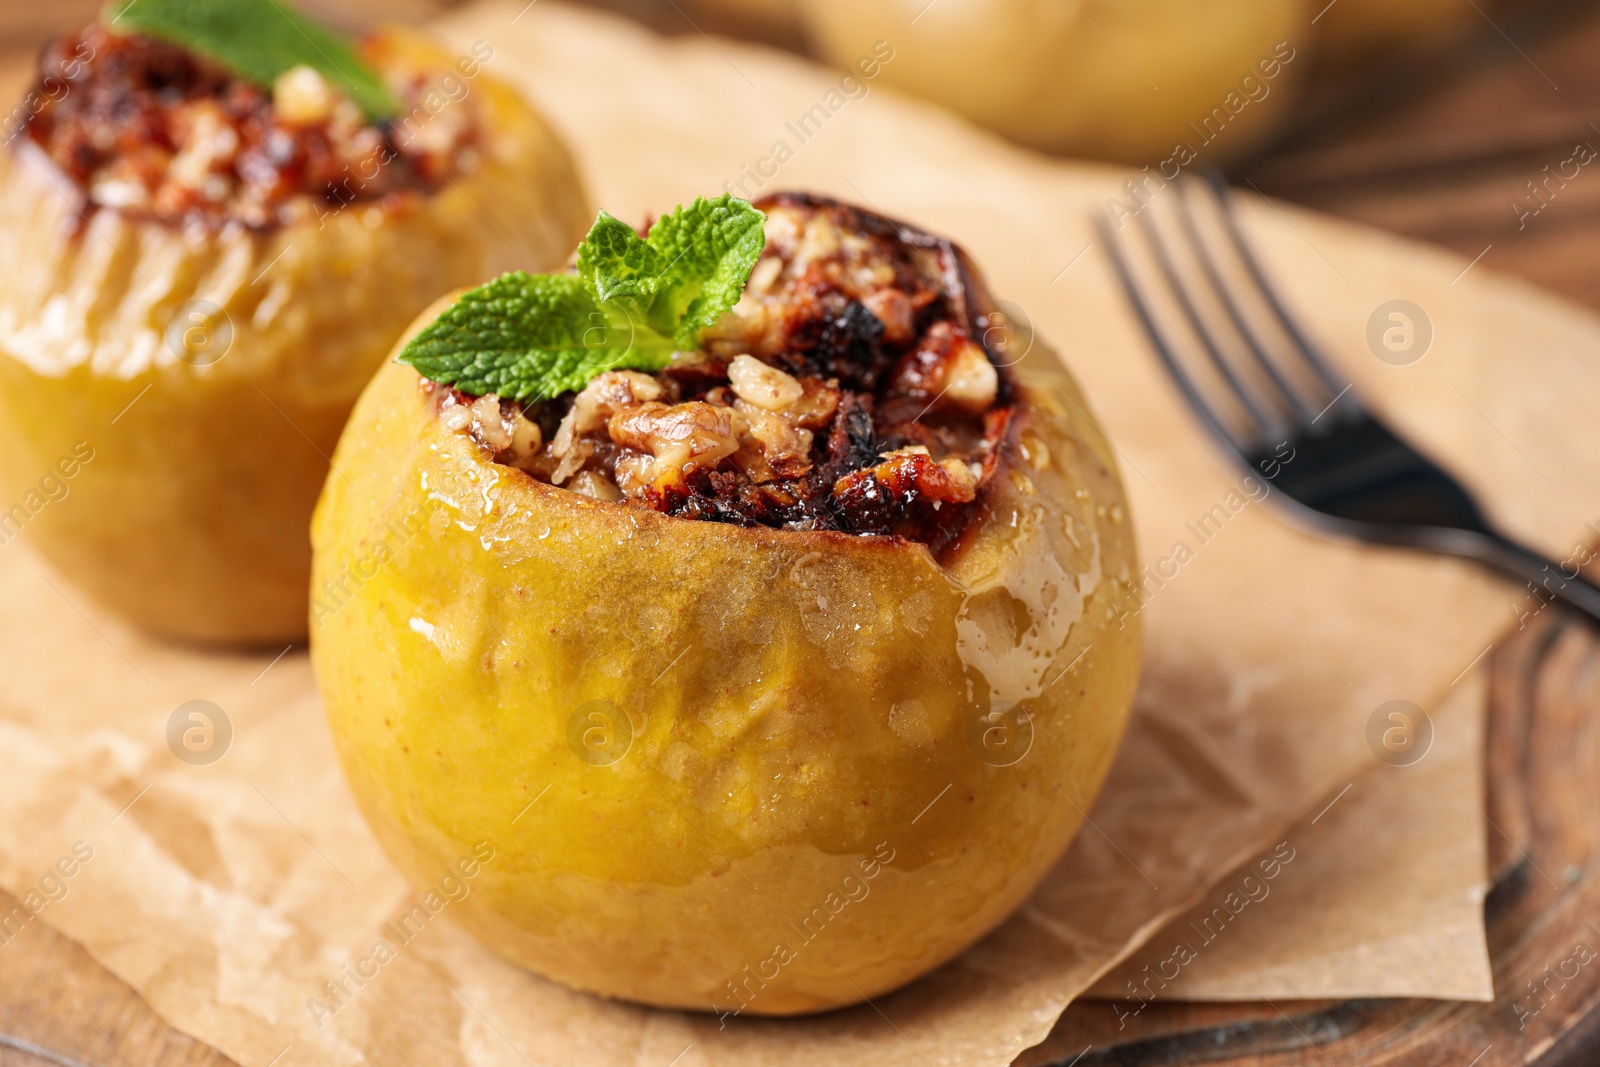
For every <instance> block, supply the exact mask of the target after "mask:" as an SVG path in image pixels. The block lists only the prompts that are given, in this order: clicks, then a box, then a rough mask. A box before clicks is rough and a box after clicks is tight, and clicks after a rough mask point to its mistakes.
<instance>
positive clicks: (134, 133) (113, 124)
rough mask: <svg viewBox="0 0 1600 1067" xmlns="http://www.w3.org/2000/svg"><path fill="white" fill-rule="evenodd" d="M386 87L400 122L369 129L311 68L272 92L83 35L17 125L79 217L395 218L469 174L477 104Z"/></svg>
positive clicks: (418, 89) (191, 59)
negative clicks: (372, 208)
mask: <svg viewBox="0 0 1600 1067" xmlns="http://www.w3.org/2000/svg"><path fill="white" fill-rule="evenodd" d="M438 74H443V75H444V76H443V77H442V78H438V77H437V75H438ZM433 80H438V81H439V82H440V84H445V85H450V86H456V87H457V88H458V92H457V93H453V94H444V93H442V92H441V90H440V89H439V88H438V87H437V86H436V85H434V84H432V81H433ZM386 81H387V83H388V87H389V89H390V91H391V92H392V93H393V94H394V96H395V98H396V99H397V100H398V101H399V102H400V104H401V108H402V110H401V113H400V117H399V118H397V119H395V120H393V121H385V122H380V123H376V124H373V123H369V122H368V121H367V119H366V118H365V116H364V115H363V114H362V112H361V109H360V108H359V107H357V106H356V105H355V103H353V102H352V101H350V100H349V99H347V98H346V97H345V96H344V95H343V94H342V93H340V92H339V91H338V90H337V89H336V88H335V87H334V86H333V85H331V84H330V83H329V82H328V81H326V80H325V79H324V78H323V77H322V76H321V75H320V74H318V73H317V72H316V71H315V70H313V69H312V68H310V67H295V68H293V69H291V70H289V71H288V72H286V73H285V74H283V75H282V76H281V77H280V78H278V80H277V82H276V83H275V84H274V86H273V87H272V89H271V90H270V91H269V90H264V89H262V88H260V87H258V86H256V85H255V84H254V83H252V82H250V81H247V80H245V79H243V78H240V77H237V76H235V75H234V74H233V73H231V72H230V71H228V70H227V69H226V68H224V67H223V66H221V65H219V64H217V63H214V62H212V61H211V60H209V59H206V58H204V57H202V56H199V55H196V54H195V53H193V52H190V51H188V50H187V49H185V48H182V47H181V46H179V45H176V44H171V43H168V42H165V41H159V40H156V39H154V38H150V37H145V36H141V35H137V34H130V35H124V34H118V33H114V32H111V31H109V30H107V29H106V28H105V27H103V26H100V25H98V24H94V25H90V26H88V27H86V28H85V29H83V30H81V31H79V32H78V33H77V34H74V35H69V36H67V37H63V38H61V39H60V40H57V41H55V42H54V43H52V44H50V45H49V46H48V47H46V49H45V50H44V53H43V54H42V55H41V57H40V65H39V71H38V73H37V75H36V78H35V81H34V85H33V88H32V89H31V91H30V92H29V93H28V94H27V96H26V97H25V98H24V104H23V105H22V106H21V107H19V108H18V109H17V111H16V112H14V115H16V116H20V117H21V118H22V119H23V129H24V131H25V132H26V134H27V138H28V142H29V143H31V144H32V145H33V146H36V147H37V148H38V149H40V150H42V152H43V153H44V155H45V156H46V157H47V158H48V159H49V160H50V161H51V162H52V163H54V164H55V166H57V167H58V168H60V170H61V171H62V172H63V173H65V174H66V175H67V176H68V177H69V178H71V179H72V180H73V181H74V182H75V183H77V185H78V187H79V188H80V189H81V190H82V191H83V195H84V199H85V202H86V204H87V205H88V206H90V207H99V208H114V209H118V210H121V211H123V212H126V213H128V214H130V215H133V216H137V217H142V218H149V219H154V220H157V221H160V222H165V223H175V224H187V225H194V224H198V225H200V226H203V227H207V228H210V229H218V228H221V227H223V226H225V225H228V224H229V223H238V224H242V225H243V226H245V227H248V228H250V229H257V230H261V229H270V228H273V227H276V226H280V225H288V224H291V223H294V222H296V221H300V220H302V219H315V218H320V217H322V216H324V215H326V214H328V213H329V212H330V211H335V210H338V208H340V207H342V206H344V205H346V204H351V203H357V202H365V203H377V204H381V205H382V206H384V207H388V208H398V207H400V206H402V205H403V204H404V203H405V202H406V201H407V200H408V199H410V198H414V197H416V196H418V195H423V194H427V193H430V192H432V191H434V190H435V189H438V188H439V187H441V186H443V185H444V184H445V182H446V181H447V180H449V179H450V178H452V177H455V176H458V175H460V174H463V173H465V172H467V171H470V170H471V169H473V168H474V167H475V165H476V161H477V158H478V143H479V139H480V122H479V120H478V115H477V101H476V100H474V99H471V98H470V97H469V96H467V95H466V93H465V92H462V91H459V90H461V89H464V85H463V83H462V82H461V81H460V79H457V78H455V77H453V75H450V74H449V73H447V72H444V71H441V72H436V76H435V79H430V77H429V76H428V75H427V74H425V73H422V72H416V73H408V74H406V75H402V76H394V75H390V76H388V77H387V78H386ZM446 95H448V96H449V99H448V100H446V99H445V97H446ZM435 105H438V106H435Z"/></svg>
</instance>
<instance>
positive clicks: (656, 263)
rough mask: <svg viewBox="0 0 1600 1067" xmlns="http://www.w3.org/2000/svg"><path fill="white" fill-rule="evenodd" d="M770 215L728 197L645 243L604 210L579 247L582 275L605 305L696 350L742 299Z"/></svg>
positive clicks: (675, 216)
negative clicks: (704, 333) (707, 332)
mask: <svg viewBox="0 0 1600 1067" xmlns="http://www.w3.org/2000/svg"><path fill="white" fill-rule="evenodd" d="M764 221H765V216H763V215H762V214H761V212H759V211H757V210H756V209H755V208H754V207H752V206H750V204H749V203H748V202H746V201H744V200H739V199H737V198H736V197H733V196H731V195H728V194H726V193H724V194H723V195H722V196H719V197H717V198H716V199H715V200H706V199H704V198H700V197H697V198H696V199H695V201H694V203H692V204H690V205H689V206H688V207H679V208H678V209H677V210H676V211H673V212H672V213H671V214H668V215H665V216H663V217H662V218H661V219H659V220H658V221H657V222H656V224H655V225H654V226H653V227H651V229H650V236H649V237H647V238H645V239H643V240H641V239H640V237H639V235H638V234H637V233H635V232H634V230H633V227H631V226H629V225H627V224H626V223H624V222H620V221H618V220H617V219H615V218H612V217H611V216H610V215H608V214H606V213H605V212H603V211H602V212H601V213H600V217H599V218H598V219H596V220H595V224H594V228H593V229H591V230H590V231H589V236H588V237H587V238H585V239H584V242H583V244H581V245H579V246H578V273H579V274H581V275H582V276H583V277H585V278H588V279H590V280H591V281H592V282H593V284H594V287H595V293H596V295H597V296H599V298H600V299H601V300H602V301H606V302H615V303H617V304H620V305H621V306H623V307H626V308H627V310H628V312H629V314H631V315H633V316H634V317H635V318H637V319H642V320H643V321H644V322H646V323H648V324H649V325H650V327H651V328H652V329H654V330H655V331H657V332H658V333H662V334H665V335H667V336H670V337H673V338H675V339H676V340H677V342H678V345H679V347H680V348H693V347H694V346H695V345H696V344H698V343H699V338H700V332H701V331H702V330H704V329H705V328H706V327H707V326H710V325H711V324H712V323H714V322H716V321H717V319H719V318H721V317H722V315H723V313H724V312H726V311H727V310H728V309H729V308H731V307H733V305H734V304H736V303H738V302H739V295H740V294H741V293H743V292H744V286H745V282H747V281H748V280H749V279H750V271H751V269H752V268H753V267H754V266H755V265H756V261H757V260H758V259H760V258H761V250H762V248H764V247H765V246H766V236H765V234H764V233H763V231H762V223H763V222H764Z"/></svg>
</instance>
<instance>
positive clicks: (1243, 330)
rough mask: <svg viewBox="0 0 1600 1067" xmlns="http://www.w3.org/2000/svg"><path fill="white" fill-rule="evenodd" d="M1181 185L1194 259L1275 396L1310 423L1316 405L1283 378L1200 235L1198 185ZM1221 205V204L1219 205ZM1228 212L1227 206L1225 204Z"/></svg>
mask: <svg viewBox="0 0 1600 1067" xmlns="http://www.w3.org/2000/svg"><path fill="white" fill-rule="evenodd" d="M1176 184H1177V186H1178V210H1177V214H1178V222H1179V225H1180V226H1182V228H1183V232H1184V234H1185V235H1186V236H1187V237H1188V239H1189V244H1190V245H1191V247H1192V249H1193V251H1194V257H1195V260H1196V261H1197V262H1198V263H1199V264H1200V270H1201V272H1202V273H1203V274H1204V275H1205V278H1206V280H1207V281H1208V282H1210V283H1211V291H1212V295H1213V296H1214V297H1215V298H1216V301H1217V303H1219V304H1221V305H1222V308H1223V310H1224V311H1226V312H1227V315H1228V319H1229V320H1230V321H1231V322H1232V323H1233V328H1234V330H1235V331H1236V332H1237V333H1238V334H1239V337H1240V339H1241V340H1243V341H1244V346H1245V348H1246V349H1248V350H1249V352H1250V354H1251V355H1252V356H1253V357H1255V362H1256V365H1257V366H1258V367H1259V368H1260V369H1261V370H1262V371H1263V372H1264V373H1265V375H1266V378H1267V380H1268V381H1269V382H1271V383H1272V386H1273V388H1274V390H1275V392H1276V397H1275V399H1276V400H1277V401H1278V403H1280V404H1282V405H1283V406H1284V407H1285V408H1286V409H1288V410H1289V411H1292V412H1293V413H1294V414H1296V415H1298V416H1299V417H1300V422H1301V424H1302V425H1307V424H1309V423H1310V422H1311V420H1312V419H1314V418H1316V416H1317V409H1316V406H1315V405H1313V404H1311V403H1308V402H1307V401H1306V400H1305V398H1304V397H1302V396H1301V395H1300V391H1299V390H1297V389H1295V388H1294V387H1293V386H1292V385H1290V384H1289V382H1288V381H1287V380H1286V379H1285V378H1284V376H1283V374H1282V372H1281V371H1279V369H1278V364H1277V361H1276V360H1274V359H1273V358H1272V357H1271V356H1269V355H1268V354H1267V351H1266V348H1265V347H1264V346H1263V345H1262V343H1261V338H1260V337H1259V336H1258V335H1257V333H1256V331H1255V330H1253V329H1251V327H1250V324H1249V323H1248V322H1247V321H1246V319H1245V315H1244V312H1243V311H1242V310H1241V309H1240V307H1239V302H1238V300H1237V299H1235V297H1234V293H1233V290H1232V288H1231V287H1230V286H1228V284H1227V283H1226V282H1224V281H1223V279H1222V272H1221V270H1220V269H1219V268H1218V266H1217V262H1216V260H1215V259H1214V258H1213V257H1212V254H1211V249H1210V247H1209V245H1208V242H1207V241H1205V240H1204V239H1203V238H1202V237H1201V236H1200V227H1199V226H1198V225H1196V223H1195V218H1194V209H1193V206H1192V205H1191V204H1190V201H1189V187H1190V186H1191V185H1194V184H1196V183H1195V182H1194V181H1193V180H1191V179H1189V178H1187V177H1182V178H1179V179H1178V181H1177V183H1176ZM1201 185H1202V187H1203V188H1205V189H1206V190H1207V191H1209V192H1212V193H1213V194H1214V192H1215V190H1214V187H1213V186H1211V185H1210V184H1209V183H1201ZM1219 206H1222V205H1219ZM1222 209H1223V210H1224V211H1226V210H1227V209H1226V207H1225V206H1222Z"/></svg>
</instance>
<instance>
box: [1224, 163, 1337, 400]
mask: <svg viewBox="0 0 1600 1067" xmlns="http://www.w3.org/2000/svg"><path fill="white" fill-rule="evenodd" d="M1206 183H1207V184H1208V185H1209V186H1210V187H1211V193H1212V195H1213V196H1215V197H1216V198H1217V201H1218V202H1219V203H1220V204H1221V205H1222V223H1223V229H1225V230H1226V231H1227V233H1228V237H1229V239H1230V240H1231V241H1232V243H1233V247H1234V251H1235V252H1237V253H1238V256H1239V260H1240V262H1242V263H1243V264H1244V267H1245V270H1247V271H1249V272H1250V277H1251V279H1252V280H1253V281H1254V282H1255V284H1256V288H1257V290H1258V291H1259V292H1260V294H1261V297H1262V299H1263V300H1264V301H1265V302H1266V304H1267V306H1268V307H1269V308H1271V309H1272V314H1273V316H1274V317H1275V318H1276V319H1277V320H1278V324H1279V326H1281V327H1282V329H1283V332H1284V334H1285V335H1287V336H1288V338H1289V340H1290V341H1291V342H1292V343H1293V345H1294V347H1295V349H1296V350H1297V351H1298V352H1299V354H1300V356H1301V358H1302V359H1304V360H1305V362H1306V365H1307V366H1309V367H1310V368H1311V370H1312V372H1313V373H1314V374H1315V375H1316V377H1317V379H1318V380H1319V381H1320V382H1321V383H1322V385H1323V386H1324V387H1326V388H1327V390H1328V395H1329V396H1331V397H1333V400H1332V401H1331V402H1330V403H1329V407H1331V406H1333V404H1334V403H1337V402H1338V399H1339V398H1340V397H1342V396H1343V395H1344V394H1345V393H1346V392H1347V391H1349V389H1350V385H1349V383H1348V382H1347V383H1345V384H1344V385H1340V384H1339V383H1338V381H1337V380H1336V379H1335V378H1334V376H1333V371H1332V370H1331V369H1330V368H1329V366H1328V364H1327V361H1326V360H1324V359H1323V358H1322V354H1321V353H1320V352H1319V351H1318V350H1317V347H1316V346H1315V345H1313V344H1312V343H1311V342H1310V341H1309V340H1307V339H1306V336H1305V334H1304V333H1302V332H1301V331H1300V327H1299V326H1297V325H1295V321H1294V319H1292V318H1290V316H1289V312H1288V311H1287V310H1285V308H1284V306H1283V301H1282V300H1280V299H1279V298H1278V291H1277V290H1276V289H1274V288H1273V287H1272V285H1271V283H1269V282H1268V281H1267V276H1266V273H1265V272H1264V271H1263V270H1262V269H1261V263H1260V261H1259V260H1257V259H1256V255H1255V252H1254V251H1253V250H1252V249H1251V248H1250V245H1249V243H1248V242H1246V241H1245V239H1244V234H1243V232H1242V231H1241V230H1240V229H1239V220H1238V218H1237V216H1236V215H1235V213H1234V206H1233V192H1232V190H1230V189H1229V188H1228V185H1227V182H1226V181H1224V180H1223V178H1222V175H1221V174H1219V173H1217V172H1215V171H1211V172H1208V173H1207V174H1206ZM1323 411H1324V412H1325V411H1327V408H1324V409H1323ZM1318 417H1319V418H1320V417H1321V415H1320V413H1319V415H1318Z"/></svg>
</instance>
